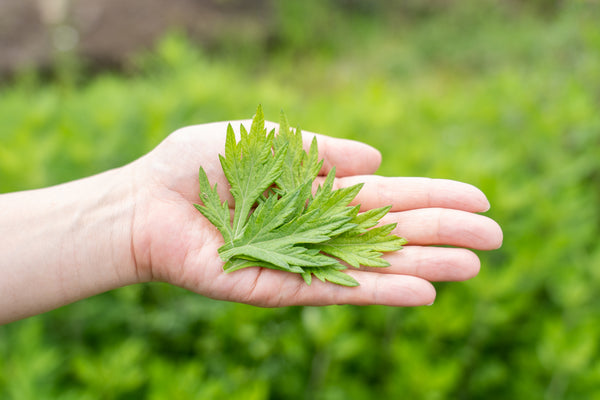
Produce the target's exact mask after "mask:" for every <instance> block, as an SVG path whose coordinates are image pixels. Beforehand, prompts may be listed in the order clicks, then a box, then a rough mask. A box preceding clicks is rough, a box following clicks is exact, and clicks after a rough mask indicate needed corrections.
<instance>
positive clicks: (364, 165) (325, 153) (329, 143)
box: [302, 132, 381, 176]
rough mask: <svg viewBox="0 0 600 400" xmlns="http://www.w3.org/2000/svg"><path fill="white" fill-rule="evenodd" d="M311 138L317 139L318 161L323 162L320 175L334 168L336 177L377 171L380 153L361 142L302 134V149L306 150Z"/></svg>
mask: <svg viewBox="0 0 600 400" xmlns="http://www.w3.org/2000/svg"><path fill="white" fill-rule="evenodd" d="M313 137H316V138H317V144H318V147H319V159H322V160H323V168H322V169H321V174H322V175H327V173H329V171H330V170H331V169H332V168H333V167H335V172H336V176H353V175H368V174H372V173H374V172H375V171H377V168H379V165H380V164H381V153H379V151H378V150H376V149H375V148H373V147H371V146H369V145H367V144H365V143H361V142H357V141H354V140H348V139H338V138H333V137H330V136H323V135H317V134H314V133H311V132H303V133H302V139H303V140H304V147H305V148H306V149H307V150H308V148H309V147H310V143H311V141H312V139H313Z"/></svg>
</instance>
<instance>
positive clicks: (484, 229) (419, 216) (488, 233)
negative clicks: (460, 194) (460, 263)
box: [381, 208, 502, 250]
mask: <svg viewBox="0 0 600 400" xmlns="http://www.w3.org/2000/svg"><path fill="white" fill-rule="evenodd" d="M381 223H382V224H390V223H396V224H397V226H396V228H395V229H394V231H393V233H394V234H395V235H398V236H402V237H403V238H405V239H406V240H408V243H409V244H410V245H448V246H459V247H468V248H471V249H477V250H493V249H497V248H499V247H500V246H501V245H502V229H501V228H500V226H499V225H498V223H496V221H494V220H492V219H491V218H488V217H485V216H483V215H479V214H472V213H468V212H465V211H459V210H451V209H445V208H428V209H419V210H410V211H404V212H400V213H390V214H387V215H386V216H384V217H383V218H382V219H381Z"/></svg>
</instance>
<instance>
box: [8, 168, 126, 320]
mask: <svg viewBox="0 0 600 400" xmlns="http://www.w3.org/2000/svg"><path fill="white" fill-rule="evenodd" d="M126 172H127V171H126V170H125V169H118V170H111V171H107V172H105V173H102V174H100V175H96V176H93V177H89V178H85V179H82V180H78V181H74V182H69V183H66V184H62V185H58V186H53V187H49V188H45V189H39V190H32V191H26V192H18V193H9V194H4V195H0V324H1V323H7V322H10V321H13V320H16V319H20V318H24V317H27V316H31V315H34V314H38V313H41V312H44V311H48V310H51V309H54V308H57V307H60V306H62V305H65V304H68V303H71V302H74V301H76V300H79V299H82V298H85V297H89V296H92V295H95V294H98V293H101V292H105V291H107V290H110V289H114V288H117V287H120V286H124V285H127V284H132V283H135V282H136V281H137V274H136V269H135V262H134V257H133V255H132V251H131V223H132V217H133V215H132V214H133V205H134V198H133V195H132V188H131V180H130V179H128V178H127V173H126Z"/></svg>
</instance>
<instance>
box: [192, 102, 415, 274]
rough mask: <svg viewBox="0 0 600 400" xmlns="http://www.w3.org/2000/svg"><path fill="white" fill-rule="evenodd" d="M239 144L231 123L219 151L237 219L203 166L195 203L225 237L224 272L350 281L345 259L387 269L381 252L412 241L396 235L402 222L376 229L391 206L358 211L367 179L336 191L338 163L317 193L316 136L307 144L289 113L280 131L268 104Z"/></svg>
mask: <svg viewBox="0 0 600 400" xmlns="http://www.w3.org/2000/svg"><path fill="white" fill-rule="evenodd" d="M240 130H241V138H240V141H239V142H237V141H236V138H235V133H234V131H233V128H232V127H231V125H229V126H228V127H227V138H226V142H225V155H224V156H222V155H219V159H220V161H221V166H222V167H223V172H224V173H225V176H226V177H227V180H228V181H229V184H230V185H231V194H232V195H233V198H234V200H235V208H234V215H233V221H232V220H231V214H230V210H229V205H228V204H227V201H225V202H223V203H222V202H221V199H220V198H219V196H218V194H217V185H216V184H215V186H214V187H211V185H210V183H209V181H208V177H207V176H206V172H205V171H204V169H202V168H200V198H201V199H202V203H203V205H198V204H194V206H195V207H196V208H197V209H198V210H199V211H200V212H201V213H202V215H204V216H205V217H206V218H207V219H208V220H209V221H210V222H211V223H212V224H213V225H215V226H216V227H217V228H218V230H219V231H220V232H221V234H222V235H223V240H224V241H225V244H224V245H223V246H222V247H221V248H219V255H220V257H221V259H222V260H223V261H224V262H225V265H224V267H223V268H224V270H225V272H232V271H236V270H239V269H241V268H246V267H254V266H258V267H265V268H272V269H278V270H283V271H288V272H294V273H297V274H301V275H302V277H303V278H304V281H305V282H306V283H307V284H309V285H310V283H311V281H312V275H314V276H316V277H317V278H318V279H320V280H321V281H329V282H333V283H336V284H339V285H344V286H357V285H358V282H357V281H356V280H355V279H354V278H352V277H351V276H349V275H348V274H345V273H343V272H341V271H343V270H345V269H347V266H346V265H344V264H342V263H341V262H340V261H344V262H346V263H347V264H348V265H351V266H353V267H355V268H359V267H360V266H361V265H363V266H370V267H387V266H389V263H388V262H387V261H385V260H384V259H383V258H382V257H381V256H382V252H388V251H395V250H399V249H401V248H402V245H403V244H405V243H406V241H405V240H404V239H402V238H400V237H397V236H394V235H392V234H390V233H391V231H392V230H393V229H394V227H395V224H389V225H383V226H379V227H375V228H374V226H375V225H377V223H378V222H379V220H380V219H381V217H383V216H384V215H385V214H387V212H388V211H389V210H390V208H391V207H382V208H377V209H373V210H369V211H367V212H364V213H362V214H359V213H358V211H359V207H360V206H359V205H356V206H350V205H349V204H350V203H351V201H352V200H353V199H354V198H355V197H356V195H357V194H358V192H359V191H360V189H361V188H362V184H358V185H354V186H351V187H347V188H342V189H336V190H334V189H333V181H334V177H335V168H333V169H332V170H331V171H330V172H329V174H328V175H327V178H326V179H325V181H324V183H323V184H322V185H321V186H320V187H319V188H318V189H317V191H316V193H315V194H312V192H311V189H312V184H313V181H314V180H315V178H316V177H317V175H318V174H319V171H320V169H321V167H322V165H323V161H322V160H319V159H318V155H317V141H316V139H313V141H312V143H311V146H310V150H309V151H308V153H307V152H305V151H304V149H303V147H302V134H301V132H300V130H299V129H296V130H295V131H293V130H292V129H290V127H289V124H288V122H287V119H286V117H285V115H284V114H283V112H282V113H281V121H280V125H279V134H278V135H275V131H274V130H272V131H271V132H269V133H267V131H266V129H265V121H264V115H263V111H262V108H261V107H260V106H259V107H258V109H257V111H256V115H255V116H254V118H253V120H252V126H251V128H250V132H247V131H246V129H245V128H244V126H240Z"/></svg>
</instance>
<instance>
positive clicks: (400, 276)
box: [129, 121, 502, 307]
mask: <svg viewBox="0 0 600 400" xmlns="http://www.w3.org/2000/svg"><path fill="white" fill-rule="evenodd" d="M240 123H244V124H245V125H247V126H249V124H250V121H238V122H234V123H232V125H233V126H234V129H236V128H237V126H239V124H240ZM226 126H227V123H225V122H220V123H212V124H205V125H197V126H191V127H187V128H183V129H180V130H178V131H176V132H174V133H173V134H171V135H170V136H169V137H168V138H167V139H165V141H163V143H161V144H160V145H159V146H158V147H157V148H155V149H154V150H153V151H152V152H150V153H148V154H147V155H146V156H144V157H142V158H141V159H139V160H137V161H136V162H134V163H132V164H131V165H130V166H129V168H131V169H132V171H133V173H132V176H134V182H135V184H134V187H135V190H134V193H135V196H136V199H135V200H136V201H135V204H136V205H135V216H134V219H133V225H132V230H133V232H132V251H133V255H134V259H135V264H136V270H137V273H138V277H139V279H140V280H141V281H149V280H158V281H164V282H169V283H171V284H174V285H177V286H181V287H184V288H186V289H189V290H192V291H194V292H197V293H200V294H202V295H205V296H208V297H211V298H215V299H222V300H230V301H237V302H243V303H248V304H254V305H259V306H266V307H276V306H286V305H326V304H362V305H366V304H385V305H393V306H415V305H425V304H431V303H432V302H433V300H434V298H435V289H434V287H433V286H432V285H431V283H429V281H459V280H465V279H469V278H471V277H473V276H475V275H476V274H477V272H478V271H479V259H478V257H477V256H476V255H475V254H474V253H473V252H472V251H470V250H468V249H467V248H472V249H479V250H491V249H495V248H497V247H499V246H500V245H501V242H502V232H501V230H500V227H499V226H498V224H497V223H496V222H494V221H493V220H491V219H489V218H487V217H485V216H482V215H478V214H475V213H477V212H483V211H486V210H487V209H488V208H489V203H488V202H487V199H486V198H485V196H484V195H483V193H481V191H479V190H478V189H476V188H475V187H473V186H471V185H468V184H464V183H460V182H455V181H448V180H435V179H427V178H387V177H379V176H375V175H372V174H373V173H374V172H375V171H376V170H377V168H378V167H379V164H380V161H381V156H380V154H379V152H378V151H377V150H375V149H373V148H371V147H370V146H367V145H365V144H362V143H359V142H354V141H349V140H343V139H335V138H331V137H327V136H322V135H317V140H318V144H319V153H320V154H319V156H320V158H322V159H324V166H323V169H322V171H321V174H320V179H321V180H322V179H324V177H325V175H326V174H327V172H328V171H329V170H330V169H331V168H332V167H333V166H335V167H336V171H337V178H336V182H335V184H336V185H337V186H338V187H341V186H349V185H353V184H356V183H359V182H364V183H365V185H364V187H363V189H362V190H361V192H360V193H359V195H358V196H357V198H356V200H355V202H356V203H359V204H361V210H362V211H364V210H367V209H371V208H376V207H382V206H386V205H392V210H391V212H390V213H389V214H388V215H387V216H386V217H385V218H384V221H383V222H385V223H392V222H395V223H397V224H398V226H397V228H396V230H395V232H394V233H395V234H397V235H399V236H402V237H404V238H406V239H408V245H406V246H405V247H404V249H402V250H401V251H399V252H394V253H390V254H387V255H385V258H386V259H387V260H388V261H389V262H390V264H391V266H390V267H387V268H363V269H361V270H355V269H348V270H347V271H346V272H347V273H349V274H350V275H352V276H353V277H354V278H355V279H356V280H357V281H358V282H359V283H360V286H358V287H350V288H349V287H342V286H338V285H333V284H330V283H322V282H320V281H318V280H314V281H313V283H312V284H311V285H310V286H308V285H306V283H304V281H303V280H302V278H301V277H300V276H298V275H296V274H291V273H287V272H283V271H277V270H270V269H266V268H258V267H256V268H246V269H243V270H239V271H236V272H233V273H230V274H225V273H224V272H223V269H222V267H223V262H222V261H221V259H220V258H219V255H218V252H217V250H218V248H219V247H220V246H221V245H222V244H223V239H222V237H221V235H220V233H219V232H218V230H217V229H216V228H215V227H214V226H213V225H212V224H211V223H210V222H209V221H208V220H206V219H205V218H204V217H203V216H202V215H201V214H200V213H199V212H198V211H197V210H196V209H195V208H194V206H193V203H198V202H199V197H198V192H199V184H198V170H199V168H200V166H202V167H203V168H204V170H205V171H206V173H207V175H208V177H209V180H210V182H211V184H213V185H214V184H215V183H217V185H218V186H217V187H218V188H219V196H220V197H221V198H222V199H223V198H227V199H228V200H229V204H230V205H231V204H232V201H233V199H232V198H231V195H230V194H229V192H228V187H229V186H228V183H227V180H226V178H225V176H224V174H223V171H222V170H221V166H220V163H219V161H218V154H219V153H221V152H222V151H223V149H224V144H225V131H226ZM267 127H268V129H271V128H274V127H275V125H274V124H272V123H268V126H267ZM313 136H314V134H312V133H307V132H304V133H303V138H304V142H305V145H306V146H307V147H308V145H309V143H310V140H312V137H313ZM431 245H433V246H431ZM435 245H450V246H456V247H452V248H451V247H434V246H435Z"/></svg>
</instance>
